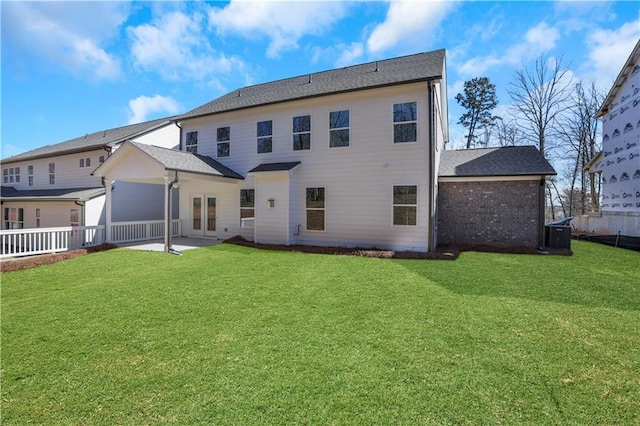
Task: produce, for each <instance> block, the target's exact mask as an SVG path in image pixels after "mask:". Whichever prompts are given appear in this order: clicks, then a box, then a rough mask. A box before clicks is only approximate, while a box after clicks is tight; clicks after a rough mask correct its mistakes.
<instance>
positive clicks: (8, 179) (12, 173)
mask: <svg viewBox="0 0 640 426" xmlns="http://www.w3.org/2000/svg"><path fill="white" fill-rule="evenodd" d="M2 174H3V182H4V183H14V182H15V183H20V167H9V168H8V169H4V170H3V171H2Z"/></svg>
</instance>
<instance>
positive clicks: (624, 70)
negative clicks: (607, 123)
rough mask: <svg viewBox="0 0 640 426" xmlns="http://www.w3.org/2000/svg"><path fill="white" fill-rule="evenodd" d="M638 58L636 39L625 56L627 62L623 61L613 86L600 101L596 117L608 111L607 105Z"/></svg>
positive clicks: (639, 48) (639, 43)
mask: <svg viewBox="0 0 640 426" xmlns="http://www.w3.org/2000/svg"><path fill="white" fill-rule="evenodd" d="M639 58H640V40H638V42H637V43H636V45H635V47H634V48H633V50H632V51H631V54H630V55H629V57H628V58H627V62H625V63H624V66H623V67H622V69H621V70H620V73H619V74H618V77H617V78H616V81H615V82H614V83H613V86H611V90H609V93H608V94H607V97H606V98H604V102H602V106H601V107H600V109H599V110H598V112H597V113H596V117H602V116H603V115H605V114H607V112H609V106H610V105H611V103H612V102H613V101H614V100H615V98H616V97H617V96H618V91H619V90H620V88H622V86H623V85H624V82H625V81H626V80H627V78H628V77H629V76H630V75H631V74H632V73H633V72H634V68H635V67H634V65H635V63H636V62H637V61H638V59H639ZM636 72H637V70H636Z"/></svg>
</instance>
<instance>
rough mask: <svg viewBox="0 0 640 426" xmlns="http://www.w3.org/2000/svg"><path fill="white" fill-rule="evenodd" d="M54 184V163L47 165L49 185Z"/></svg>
mask: <svg viewBox="0 0 640 426" xmlns="http://www.w3.org/2000/svg"><path fill="white" fill-rule="evenodd" d="M55 184H56V163H49V185H55Z"/></svg>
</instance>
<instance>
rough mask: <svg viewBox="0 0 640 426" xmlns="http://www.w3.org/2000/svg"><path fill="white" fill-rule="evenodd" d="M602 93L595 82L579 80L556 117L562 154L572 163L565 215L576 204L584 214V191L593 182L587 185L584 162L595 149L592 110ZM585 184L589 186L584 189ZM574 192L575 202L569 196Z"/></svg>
mask: <svg viewBox="0 0 640 426" xmlns="http://www.w3.org/2000/svg"><path fill="white" fill-rule="evenodd" d="M603 99H604V98H603V95H602V93H600V92H598V90H597V89H596V87H595V84H593V83H592V84H591V86H590V87H589V88H587V90H585V88H584V86H583V85H582V83H577V84H576V85H575V87H574V91H573V93H572V95H571V102H569V107H568V109H567V111H566V113H565V114H564V116H563V118H562V119H561V120H560V121H559V126H558V134H559V136H560V137H561V140H563V141H564V142H565V143H564V144H563V148H564V150H563V151H564V152H563V156H564V157H565V158H568V159H570V160H571V161H572V162H573V164H572V167H571V170H572V173H571V175H570V176H569V182H570V191H569V215H570V216H572V215H573V214H574V213H575V212H574V209H573V207H574V206H578V210H579V212H580V213H581V214H585V213H586V210H587V208H588V207H589V206H588V204H589V203H587V193H588V192H589V191H590V190H591V191H592V190H594V188H595V185H589V184H591V183H592V182H590V179H591V178H593V177H587V176H585V173H584V172H583V169H584V166H585V165H586V164H587V163H588V162H589V160H590V159H591V158H593V156H594V155H596V152H597V150H598V143H597V139H598V120H597V119H596V118H595V116H596V113H597V112H598V109H599V107H600V104H601V103H602V101H603ZM577 183H579V184H580V190H579V191H576V184H577ZM587 186H591V189H590V190H588V189H587ZM575 196H578V197H579V198H580V200H579V202H578V201H577V200H574V199H573V198H574V197H575Z"/></svg>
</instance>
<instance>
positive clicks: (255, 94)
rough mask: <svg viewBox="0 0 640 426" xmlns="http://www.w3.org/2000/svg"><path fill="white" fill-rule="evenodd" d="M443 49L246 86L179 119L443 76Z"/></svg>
mask: <svg viewBox="0 0 640 426" xmlns="http://www.w3.org/2000/svg"><path fill="white" fill-rule="evenodd" d="M444 61H445V51H444V49H440V50H436V51H433V52H427V53H419V54H415V55H409V56H402V57H399V58H393V59H386V60H382V61H377V62H369V63H366V64H361V65H354V66H350V67H345V68H339V69H335V70H330V71H323V72H318V73H313V74H305V75H301V76H298V77H293V78H287V79H284V80H278V81H273V82H270V83H264V84H258V85H255V86H249V87H245V88H242V89H239V90H235V91H233V92H231V93H228V94H226V95H224V96H222V97H220V98H218V99H215V100H213V101H211V102H209V103H207V104H205V105H202V106H200V107H198V108H195V109H193V110H191V111H189V112H187V113H186V114H184V115H181V116H178V117H176V119H177V120H183V119H187V118H193V117H199V116H203V115H209V114H216V113H220V112H226V111H233V110H238V109H245V108H251V107H256V106H260V105H269V104H274V103H279V102H286V101H291V100H295V99H305V98H313V97H317V96H324V95H330V94H335V93H344V92H351V91H355V90H363V89H370V88H374V87H384V86H391V85H397V84H404V83H409V82H418V81H427V80H435V79H439V78H442V73H443V70H444Z"/></svg>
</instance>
